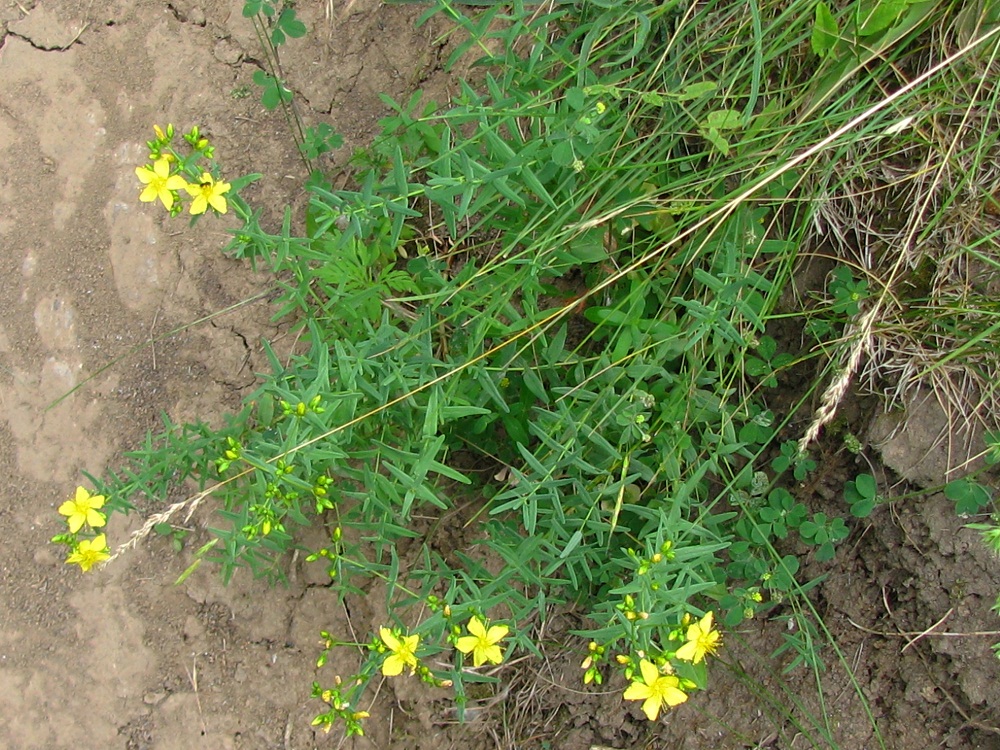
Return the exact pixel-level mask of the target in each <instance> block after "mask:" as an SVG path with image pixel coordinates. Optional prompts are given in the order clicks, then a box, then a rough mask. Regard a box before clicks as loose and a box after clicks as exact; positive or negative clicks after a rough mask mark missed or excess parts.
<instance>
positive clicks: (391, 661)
mask: <svg viewBox="0 0 1000 750" xmlns="http://www.w3.org/2000/svg"><path fill="white" fill-rule="evenodd" d="M405 666H406V662H404V661H403V660H402V659H401V658H399V654H389V656H387V657H386V658H385V661H384V662H382V674H384V675H385V676H386V677H395V676H396V675H400V674H402V673H403V667H405Z"/></svg>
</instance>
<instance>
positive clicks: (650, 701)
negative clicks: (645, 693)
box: [642, 695, 663, 721]
mask: <svg viewBox="0 0 1000 750" xmlns="http://www.w3.org/2000/svg"><path fill="white" fill-rule="evenodd" d="M662 703H663V701H661V700H660V696H658V695H651V696H649V697H648V698H647V699H646V700H644V701H643V702H642V712H643V713H644V714H646V718H647V719H649V720H650V721H656V717H657V716H659V715H660V705H661V704H662Z"/></svg>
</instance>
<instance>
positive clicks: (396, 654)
mask: <svg viewBox="0 0 1000 750" xmlns="http://www.w3.org/2000/svg"><path fill="white" fill-rule="evenodd" d="M378 634H379V636H380V637H381V638H382V643H384V644H385V645H386V648H388V649H389V650H390V651H391V652H392V653H391V654H389V656H387V657H386V658H385V661H384V662H382V674H384V675H385V676H386V677H395V676H396V675H398V674H402V673H403V668H404V667H409V668H410V674H413V673H414V672H415V671H416V669H417V646H418V645H420V636H419V635H404V636H403V637H402V638H399V637H397V636H396V634H395V633H393V632H392V631H391V630H389V628H379V631H378Z"/></svg>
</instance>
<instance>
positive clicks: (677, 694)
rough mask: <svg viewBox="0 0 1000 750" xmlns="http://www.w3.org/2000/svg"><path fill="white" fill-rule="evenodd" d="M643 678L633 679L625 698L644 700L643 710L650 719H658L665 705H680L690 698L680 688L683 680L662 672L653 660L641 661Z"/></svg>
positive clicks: (628, 699) (640, 669)
mask: <svg viewBox="0 0 1000 750" xmlns="http://www.w3.org/2000/svg"><path fill="white" fill-rule="evenodd" d="M639 671H640V672H641V673H642V680H641V681H640V680H639V679H638V678H636V679H635V680H633V682H632V684H631V685H629V686H628V689H627V690H626V691H625V696H624V697H625V700H627V701H642V702H643V703H642V711H643V713H645V714H646V717H647V718H648V719H649V720H650V721H656V717H657V716H659V715H660V709H661V708H662V707H663V706H667V707H668V708H669V707H671V706H678V705H680V704H681V703H683V702H684V701H686V700H687V699H688V697H687V693H685V692H684V691H683V690H681V688H680V684H681V681H680V680H679V679H678V678H677V677H676V676H674V675H672V674H660V670H658V669H657V668H656V665H655V664H653V662H651V661H648V660H646V659H643V660H642V661H640V662H639Z"/></svg>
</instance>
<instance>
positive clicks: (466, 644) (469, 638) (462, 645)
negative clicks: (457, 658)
mask: <svg viewBox="0 0 1000 750" xmlns="http://www.w3.org/2000/svg"><path fill="white" fill-rule="evenodd" d="M478 644H479V638H478V637H477V636H474V635H463V636H462V637H461V638H459V639H458V640H457V641H455V648H457V649H458V650H459V651H461V652H462V653H463V654H468V653H470V652H471V651H472V650H473V649H474V648H475V647H476V646H477V645H478Z"/></svg>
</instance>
